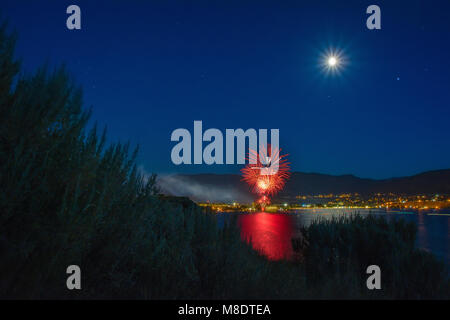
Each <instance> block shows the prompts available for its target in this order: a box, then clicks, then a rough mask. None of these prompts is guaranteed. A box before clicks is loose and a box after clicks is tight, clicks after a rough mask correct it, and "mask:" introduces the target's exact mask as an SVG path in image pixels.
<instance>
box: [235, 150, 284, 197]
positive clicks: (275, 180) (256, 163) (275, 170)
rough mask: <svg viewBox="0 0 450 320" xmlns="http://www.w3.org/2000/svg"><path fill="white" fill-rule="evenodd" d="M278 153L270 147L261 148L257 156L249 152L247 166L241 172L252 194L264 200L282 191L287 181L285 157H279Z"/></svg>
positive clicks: (251, 151) (255, 153)
mask: <svg viewBox="0 0 450 320" xmlns="http://www.w3.org/2000/svg"><path fill="white" fill-rule="evenodd" d="M267 151H269V152H267ZM280 152H281V149H278V148H271V146H270V145H268V146H267V150H266V149H264V148H261V150H260V151H259V154H258V153H257V152H256V151H254V150H250V152H249V155H248V159H247V160H248V161H249V164H247V165H246V166H245V167H244V168H243V169H242V170H241V172H242V180H244V181H245V182H247V183H248V184H249V186H250V187H251V188H252V192H254V193H256V194H260V195H262V196H263V198H264V199H266V198H267V197H266V196H269V195H274V194H276V193H278V192H279V191H280V190H282V189H283V187H284V184H285V183H286V180H287V179H289V176H290V172H289V162H288V161H287V159H286V156H287V155H281V154H280ZM269 153H270V157H269Z"/></svg>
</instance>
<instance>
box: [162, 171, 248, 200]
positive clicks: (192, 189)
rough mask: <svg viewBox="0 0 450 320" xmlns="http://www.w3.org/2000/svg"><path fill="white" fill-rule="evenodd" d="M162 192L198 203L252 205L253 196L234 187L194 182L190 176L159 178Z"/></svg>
mask: <svg viewBox="0 0 450 320" xmlns="http://www.w3.org/2000/svg"><path fill="white" fill-rule="evenodd" d="M157 184H158V187H159V188H160V189H161V192H162V193H164V194H167V195H172V196H184V197H189V198H190V199H192V200H194V201H198V202H206V201H210V202H224V203H231V202H240V203H251V202H252V201H253V200H252V198H251V196H250V195H249V194H248V193H247V194H246V193H245V192H242V191H240V190H238V189H237V188H234V187H232V186H214V185H211V184H202V183H199V182H197V181H193V180H192V179H190V178H189V177H188V176H179V175H165V176H158V179H157Z"/></svg>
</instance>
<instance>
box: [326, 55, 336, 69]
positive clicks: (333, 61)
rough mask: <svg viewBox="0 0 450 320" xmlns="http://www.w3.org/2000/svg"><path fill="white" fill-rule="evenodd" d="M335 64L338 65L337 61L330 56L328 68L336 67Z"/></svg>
mask: <svg viewBox="0 0 450 320" xmlns="http://www.w3.org/2000/svg"><path fill="white" fill-rule="evenodd" d="M337 63H338V60H337V59H336V57H333V56H331V57H329V58H328V65H329V66H330V67H334V66H336V64H337Z"/></svg>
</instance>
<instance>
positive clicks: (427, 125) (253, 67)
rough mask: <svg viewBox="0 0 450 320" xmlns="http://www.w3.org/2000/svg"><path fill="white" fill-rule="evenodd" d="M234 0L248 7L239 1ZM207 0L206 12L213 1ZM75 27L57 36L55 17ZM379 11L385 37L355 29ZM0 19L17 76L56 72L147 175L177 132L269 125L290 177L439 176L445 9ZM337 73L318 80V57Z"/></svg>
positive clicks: (271, 9) (197, 7)
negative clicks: (332, 60)
mask: <svg viewBox="0 0 450 320" xmlns="http://www.w3.org/2000/svg"><path fill="white" fill-rule="evenodd" d="M243 2H245V4H243ZM213 3H214V4H213ZM70 4H77V5H79V6H80V7H81V10H82V30H80V31H69V30H68V29H67V28H66V25H65V23H66V17H67V14H66V13H65V11H66V7H67V6H68V5H70ZM370 4H378V5H379V6H380V7H381V13H382V29H381V30H376V31H370V30H368V29H367V28H366V23H365V21H366V18H367V15H366V14H365V11H366V8H367V6H368V5H370ZM0 11H1V14H2V15H3V17H4V18H7V19H8V20H9V24H10V27H11V28H12V29H15V30H17V31H18V34H19V39H18V43H17V55H18V56H19V57H20V58H22V60H23V67H24V68H25V70H27V71H28V72H31V71H33V70H35V69H36V68H37V67H38V66H40V65H42V64H43V63H45V62H48V63H49V64H50V65H58V64H60V63H66V65H67V66H68V69H69V70H70V71H71V73H72V74H73V75H74V78H75V79H76V81H77V82H78V83H80V84H81V85H82V86H83V88H84V95H85V104H86V106H87V107H89V106H93V111H94V112H93V120H95V121H98V122H99V124H100V125H106V126H107V127H108V133H109V137H110V138H111V140H112V141H117V140H120V141H127V140H130V141H131V142H133V143H138V144H140V146H141V149H140V150H141V151H140V157H139V159H138V162H139V164H140V165H141V166H143V168H145V170H146V171H148V172H158V173H170V172H183V173H188V172H217V173H222V172H238V171H239V169H240V166H238V165H233V166H230V165H228V166H226V165H222V166H218V165H214V166H207V165H197V166H194V165H191V166H175V165H173V164H172V163H171V160H170V151H171V149H172V147H173V145H174V144H175V143H173V142H171V141H170V134H171V132H172V131H173V130H174V129H176V128H187V129H189V130H190V131H191V132H193V121H194V120H202V121H203V126H204V129H206V128H218V129H221V130H222V132H224V133H225V129H226V128H244V129H247V128H255V129H258V128H267V129H271V128H279V129H280V144H281V147H282V149H283V151H285V152H286V153H289V154H290V156H289V159H290V162H291V163H292V168H293V169H294V170H297V171H306V172H321V173H331V174H346V173H351V174H355V175H358V176H361V177H372V178H386V177H392V176H403V175H411V174H415V173H418V172H421V171H426V170H433V169H441V168H449V167H450V127H449V116H450V111H449V110H450V78H449V74H450V60H449V59H450V54H449V49H450V2H449V1H448V0H442V1H420V0H408V1H399V0H396V1H348V0H347V1H342V0H335V1H325V0H321V1H313V0H311V1H300V0H298V1H261V0H259V1H221V2H219V1H193V0H192V1H131V0H130V1H111V0H110V1H92V0H90V1H76V0H71V1H63V0H59V1H23V0H2V1H1V4H0ZM330 48H332V49H336V50H342V51H343V56H344V57H345V59H346V60H347V62H348V63H347V65H346V66H345V68H342V70H341V73H340V74H335V75H332V76H330V75H327V74H325V73H324V72H323V71H322V70H321V67H320V63H321V56H322V54H323V53H324V52H326V51H327V50H329V49H330Z"/></svg>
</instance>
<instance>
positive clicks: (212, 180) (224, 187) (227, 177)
mask: <svg viewBox="0 0 450 320" xmlns="http://www.w3.org/2000/svg"><path fill="white" fill-rule="evenodd" d="M170 177H171V179H172V185H171V184H170V183H164V180H165V179H166V178H162V181H163V183H162V184H161V187H162V191H163V192H167V193H169V194H174V195H184V196H188V197H191V198H192V199H194V200H197V201H206V200H210V201H217V200H219V199H213V198H214V196H213V194H215V192H214V191H215V190H216V191H217V193H218V194H217V196H219V198H220V193H221V192H223V193H224V195H225V194H227V197H229V198H230V199H231V198H232V197H233V195H234V197H240V198H241V199H236V201H244V198H245V200H248V199H251V198H253V196H252V195H251V193H250V191H249V188H248V186H247V185H246V184H245V183H244V182H243V181H242V180H241V179H242V178H241V176H240V175H237V174H176V175H172V176H170ZM166 182H167V181H166ZM174 187H178V188H175V189H176V190H175V189H174ZM170 189H172V190H170ZM184 189H190V190H185V191H186V192H185V194H183V190H184ZM174 191H175V192H174ZM231 191H232V194H233V195H231V194H228V193H229V192H231ZM355 192H357V193H359V194H362V195H369V194H373V193H390V192H392V193H395V194H405V195H415V194H450V169H443V170H434V171H427V172H423V173H419V174H416V175H413V176H408V177H398V178H390V179H381V180H376V179H368V178H359V177H356V176H354V175H339V176H336V175H329V174H321V173H304V172H293V173H292V174H291V177H290V179H289V180H288V181H287V183H286V185H285V187H284V189H283V190H282V191H281V192H280V193H279V195H278V197H280V198H291V197H295V196H297V195H316V194H331V193H332V194H342V193H355ZM207 198H209V199H207Z"/></svg>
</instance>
